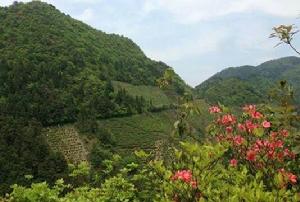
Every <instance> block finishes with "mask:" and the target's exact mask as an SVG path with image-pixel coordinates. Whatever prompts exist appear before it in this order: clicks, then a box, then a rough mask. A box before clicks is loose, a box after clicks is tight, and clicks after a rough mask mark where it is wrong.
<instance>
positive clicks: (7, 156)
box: [0, 1, 188, 193]
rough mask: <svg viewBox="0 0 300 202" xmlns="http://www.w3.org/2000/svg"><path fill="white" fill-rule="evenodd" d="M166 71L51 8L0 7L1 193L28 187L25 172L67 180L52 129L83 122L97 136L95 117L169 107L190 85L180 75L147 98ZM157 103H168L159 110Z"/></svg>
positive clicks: (126, 43) (129, 45) (131, 46)
mask: <svg viewBox="0 0 300 202" xmlns="http://www.w3.org/2000/svg"><path fill="white" fill-rule="evenodd" d="M168 68H169V67H168V66H167V65H166V64H164V63H162V62H156V61H153V60H151V59H149V58H147V57H146V56H145V54H144V53H143V52H142V51H141V49H140V48H139V47H138V46H137V45H136V44H135V43H134V42H133V41H132V40H130V39H128V38H126V37H123V36H119V35H116V34H106V33H104V32H102V31H98V30H96V29H93V28H92V27H90V26H88V25H86V24H84V23H82V22H80V21H77V20H74V19H72V18H71V17H70V16H68V15H65V14H63V13H61V12H60V11H59V10H57V9H56V8H55V7H54V6H52V5H49V4H46V3H42V2H39V1H33V2H30V3H18V2H15V3H14V4H13V5H11V6H9V7H0V83H1V85H0V143H1V144H0V162H1V165H3V166H1V168H0V173H1V177H0V178H1V187H0V192H1V193H5V192H7V191H8V189H9V186H10V185H11V184H13V183H20V184H26V183H28V182H29V181H28V180H27V181H26V179H25V178H24V175H27V174H28V175H33V177H34V180H36V181H38V180H47V181H49V182H50V183H51V182H52V181H53V180H54V179H57V177H59V176H62V175H64V173H65V171H66V169H67V162H66V161H65V159H64V158H63V156H62V155H61V154H60V153H58V154H56V153H54V151H52V150H51V148H49V146H48V144H47V140H46V139H47V138H44V136H43V135H42V131H43V128H45V127H47V126H57V125H60V126H61V125H64V124H66V123H76V124H77V123H79V124H77V125H78V128H80V129H82V130H83V131H84V132H86V131H88V132H93V133H96V132H97V131H99V130H98V128H97V127H98V123H97V120H98V119H104V118H111V117H123V116H129V115H133V114H140V113H143V112H146V111H161V110H164V109H168V108H169V105H170V104H169V102H168V99H169V98H168V96H169V95H170V94H172V95H176V94H180V93H182V92H183V89H185V88H188V87H187V85H186V84H185V83H184V82H183V81H182V80H181V78H180V77H179V76H177V75H176V74H175V77H176V79H175V81H176V82H174V85H173V86H172V88H170V89H169V91H168V92H167V93H166V94H165V92H163V91H159V92H158V93H157V95H162V96H160V97H158V98H157V99H156V98H155V100H151V99H152V97H153V96H152V97H151V96H149V99H148V97H147V96H146V97H144V96H145V95H147V92H148V91H149V92H152V91H156V90H157V91H158V88H157V87H154V86H155V85H156V81H157V79H158V78H160V77H162V76H163V74H164V72H165V70H166V69H168ZM114 83H118V84H119V83H121V84H122V85H117V86H118V87H116V85H115V84H114ZM126 83H127V84H126ZM135 85H137V86H141V87H135ZM119 86H121V87H119ZM122 86H125V87H126V88H127V87H128V86H129V87H128V88H130V89H133V91H134V90H135V91H143V93H142V94H141V95H139V94H138V93H130V92H128V91H127V90H126V88H125V87H124V88H122ZM147 86H150V87H147ZM141 88H142V89H141ZM143 89H145V90H143ZM166 96H167V98H166ZM160 98H161V99H164V100H166V101H165V102H164V103H166V104H164V105H162V106H157V105H156V104H155V103H156V102H157V100H158V99H160ZM170 99H172V98H170ZM77 125H76V126H77ZM98 135H99V134H98ZM100 136H101V135H100ZM102 138H103V137H102ZM100 139H101V138H100ZM102 140H103V139H102ZM105 141H106V140H105ZM75 146H76V145H75ZM108 150H109V149H108ZM98 154H99V152H98ZM4 165H5V166H4Z"/></svg>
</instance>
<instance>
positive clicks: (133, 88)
mask: <svg viewBox="0 0 300 202" xmlns="http://www.w3.org/2000/svg"><path fill="white" fill-rule="evenodd" d="M113 85H114V88H115V89H116V90H121V89H125V90H126V91H127V92H128V94H129V95H131V96H134V97H135V96H142V97H143V98H145V100H148V101H150V102H151V103H152V105H153V106H156V107H157V106H162V105H165V106H168V105H170V104H173V103H174V102H175V100H174V99H172V98H171V97H170V96H167V94H166V92H165V91H163V90H162V89H160V88H159V87H157V86H146V85H132V84H129V83H124V82H119V81H114V82H113Z"/></svg>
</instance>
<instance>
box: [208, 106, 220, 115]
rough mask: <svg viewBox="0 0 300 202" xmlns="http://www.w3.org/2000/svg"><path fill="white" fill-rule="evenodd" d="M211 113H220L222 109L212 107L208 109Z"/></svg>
mask: <svg viewBox="0 0 300 202" xmlns="http://www.w3.org/2000/svg"><path fill="white" fill-rule="evenodd" d="M208 111H209V113H211V114H213V113H220V112H221V109H220V108H219V107H218V106H211V107H210V108H209V109H208Z"/></svg>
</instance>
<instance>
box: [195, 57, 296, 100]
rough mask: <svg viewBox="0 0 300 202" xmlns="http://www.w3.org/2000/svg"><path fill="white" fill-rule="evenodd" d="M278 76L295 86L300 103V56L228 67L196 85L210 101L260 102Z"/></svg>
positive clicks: (197, 91)
mask: <svg viewBox="0 0 300 202" xmlns="http://www.w3.org/2000/svg"><path fill="white" fill-rule="evenodd" d="M280 80H287V81H288V82H289V83H290V84H292V86H293V87H294V91H295V99H296V102H297V103H300V58H298V57H285V58H280V59H276V60H271V61H268V62H264V63H262V64H260V65H258V66H241V67H230V68H227V69H225V70H223V71H221V72H219V73H217V74H215V75H214V76H212V77H211V78H209V79H208V80H206V81H204V82H203V83H201V84H200V85H198V86H197V87H196V88H195V91H196V94H197V95H198V96H199V97H201V98H204V99H206V100H207V101H208V102H209V103H217V102H221V103H223V104H226V105H243V104H246V103H261V102H264V101H266V100H267V99H268V94H269V90H270V89H271V88H273V87H275V86H276V85H277V84H278V82H279V81H280Z"/></svg>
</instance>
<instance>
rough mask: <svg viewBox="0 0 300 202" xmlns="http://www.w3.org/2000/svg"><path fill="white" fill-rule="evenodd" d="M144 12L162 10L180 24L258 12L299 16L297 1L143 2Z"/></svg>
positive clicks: (164, 0) (147, 0)
mask: <svg viewBox="0 0 300 202" xmlns="http://www.w3.org/2000/svg"><path fill="white" fill-rule="evenodd" d="M144 10H145V11H146V12H151V11H153V10H164V11H166V12H168V13H170V14H171V15H173V17H175V20H176V21H178V22H180V23H185V24H188V23H196V22H199V21H202V20H208V19H211V18H216V17H220V16H225V15H228V14H232V13H240V12H247V11H260V12H264V13H267V14H271V15H275V16H280V17H296V16H298V15H299V14H300V1H299V0H284V1H283V0H281V1H279V0H184V1H183V0H145V3H144Z"/></svg>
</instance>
